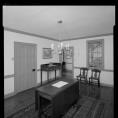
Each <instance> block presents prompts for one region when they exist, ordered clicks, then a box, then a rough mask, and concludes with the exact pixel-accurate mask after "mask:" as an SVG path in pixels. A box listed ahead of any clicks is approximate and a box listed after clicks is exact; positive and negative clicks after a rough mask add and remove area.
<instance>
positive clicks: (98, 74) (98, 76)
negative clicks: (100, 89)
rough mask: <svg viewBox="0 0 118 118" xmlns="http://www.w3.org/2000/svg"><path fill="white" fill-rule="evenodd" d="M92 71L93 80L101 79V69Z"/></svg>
mask: <svg viewBox="0 0 118 118" xmlns="http://www.w3.org/2000/svg"><path fill="white" fill-rule="evenodd" d="M91 71H92V73H91V77H92V78H95V79H99V78H100V73H101V70H99V69H92V70H91Z"/></svg>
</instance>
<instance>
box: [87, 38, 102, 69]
mask: <svg viewBox="0 0 118 118" xmlns="http://www.w3.org/2000/svg"><path fill="white" fill-rule="evenodd" d="M99 41H101V42H102V53H101V54H102V68H99V69H100V70H104V39H94V40H87V41H86V49H87V50H86V52H87V53H86V57H87V58H86V59H87V61H86V63H87V64H86V65H87V67H88V68H94V67H90V66H89V44H92V43H93V44H94V43H95V42H99Z"/></svg>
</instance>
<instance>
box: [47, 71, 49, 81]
mask: <svg viewBox="0 0 118 118" xmlns="http://www.w3.org/2000/svg"><path fill="white" fill-rule="evenodd" d="M47 79H48V82H49V70H48V71H47Z"/></svg>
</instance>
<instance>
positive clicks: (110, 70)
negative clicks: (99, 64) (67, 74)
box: [74, 66, 114, 72]
mask: <svg viewBox="0 0 118 118" xmlns="http://www.w3.org/2000/svg"><path fill="white" fill-rule="evenodd" d="M80 68H81V67H77V66H74V69H80ZM88 69H90V70H91V68H88ZM101 71H106V72H114V70H112V69H102V70H101Z"/></svg>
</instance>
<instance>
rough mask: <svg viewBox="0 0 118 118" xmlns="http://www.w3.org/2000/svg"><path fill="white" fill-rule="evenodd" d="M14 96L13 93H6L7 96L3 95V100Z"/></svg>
mask: <svg viewBox="0 0 118 118" xmlns="http://www.w3.org/2000/svg"><path fill="white" fill-rule="evenodd" d="M14 95H16V94H15V92H12V93H8V94H6V95H4V99H7V98H9V97H12V96H14Z"/></svg>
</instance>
